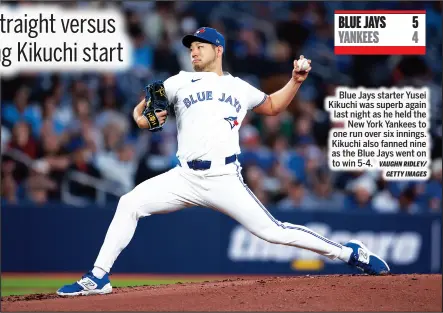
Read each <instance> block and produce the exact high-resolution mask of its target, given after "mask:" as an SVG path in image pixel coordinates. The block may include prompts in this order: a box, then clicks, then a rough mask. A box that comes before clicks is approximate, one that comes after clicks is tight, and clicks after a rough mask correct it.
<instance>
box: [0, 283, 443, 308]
mask: <svg viewBox="0 0 443 313" xmlns="http://www.w3.org/2000/svg"><path fill="white" fill-rule="evenodd" d="M1 310H2V311H124V310H128V311H252V310H257V311H410V312H411V311H421V312H425V311H427V312H437V311H439V312H441V310H442V276H441V275H391V276H380V277H373V276H365V275H332V276H299V277H270V278H262V279H244V278H234V279H226V280H221V281H214V282H205V283H186V284H174V285H162V286H143V287H128V288H114V292H113V293H112V294H110V295H101V296H100V295H98V296H86V297H85V296H83V297H74V298H62V297H59V296H57V295H42V294H40V295H29V296H10V297H3V298H2V307H1Z"/></svg>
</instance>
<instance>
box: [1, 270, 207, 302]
mask: <svg viewBox="0 0 443 313" xmlns="http://www.w3.org/2000/svg"><path fill="white" fill-rule="evenodd" d="M56 276H57V275H42V274H36V275H32V274H30V275H29V276H21V277H16V276H9V275H2V279H1V295H2V297H4V296H11V295H27V294H32V293H53V292H55V291H56V290H57V289H58V288H60V287H61V286H63V285H66V284H72V283H73V282H75V281H76V280H78V279H79V278H80V277H77V276H72V277H70V276H66V277H56ZM141 276H143V275H141ZM205 280H208V279H205V278H202V277H199V278H192V277H191V278H186V279H181V278H179V277H176V278H174V277H165V278H162V277H156V278H148V277H141V278H137V277H130V278H128V277H119V276H118V275H115V276H111V282H112V286H113V287H127V286H142V285H164V284H175V283H178V282H182V283H185V282H200V281H205Z"/></svg>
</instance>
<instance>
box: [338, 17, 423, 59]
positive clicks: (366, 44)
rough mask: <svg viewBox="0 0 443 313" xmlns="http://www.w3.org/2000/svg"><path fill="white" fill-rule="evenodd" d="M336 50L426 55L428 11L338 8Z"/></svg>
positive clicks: (348, 52) (371, 53)
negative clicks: (351, 9) (348, 9)
mask: <svg viewBox="0 0 443 313" xmlns="http://www.w3.org/2000/svg"><path fill="white" fill-rule="evenodd" d="M334 51H335V54H344V55H361V54H366V55H376V54H377V55H424V54H426V11H425V10H416V11H410V10H407V11H399V10H394V11H386V10H384V11H382V10H375V11H365V10H358V11H347V10H336V11H335V14H334Z"/></svg>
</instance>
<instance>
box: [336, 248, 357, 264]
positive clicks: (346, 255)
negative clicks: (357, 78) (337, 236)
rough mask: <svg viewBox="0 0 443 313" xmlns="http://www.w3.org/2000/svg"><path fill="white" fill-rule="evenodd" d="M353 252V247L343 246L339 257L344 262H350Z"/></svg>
mask: <svg viewBox="0 0 443 313" xmlns="http://www.w3.org/2000/svg"><path fill="white" fill-rule="evenodd" d="M352 252H353V250H352V249H351V248H349V247H345V246H343V247H342V248H341V251H340V255H339V256H338V258H339V259H340V260H342V261H343V262H346V263H348V261H349V259H350V258H351V254H352Z"/></svg>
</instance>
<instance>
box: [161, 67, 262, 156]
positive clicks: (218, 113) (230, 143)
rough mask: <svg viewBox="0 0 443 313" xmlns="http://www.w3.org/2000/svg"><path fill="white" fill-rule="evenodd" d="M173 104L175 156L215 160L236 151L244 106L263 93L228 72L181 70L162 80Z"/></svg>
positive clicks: (258, 101)
mask: <svg viewBox="0 0 443 313" xmlns="http://www.w3.org/2000/svg"><path fill="white" fill-rule="evenodd" d="M164 85H165V90H166V95H167V97H168V100H169V101H170V103H171V104H173V105H174V109H175V114H176V120H177V130H178V136H177V137H178V138H177V141H178V151H177V157H178V159H179V160H182V161H192V160H196V159H201V160H208V161H211V160H216V159H223V158H225V157H228V156H231V155H233V154H240V152H241V151H240V143H239V128H240V126H241V123H242V121H243V119H244V118H245V116H246V113H247V112H248V110H252V109H253V108H255V107H257V106H259V105H260V104H262V103H263V102H264V101H265V100H266V98H267V95H266V94H265V93H264V92H262V91H260V90H258V89H257V88H255V87H253V86H252V85H250V84H249V83H247V82H246V81H244V80H242V79H240V78H238V77H233V76H232V75H231V74H229V73H224V75H223V76H219V75H217V74H216V73H213V72H185V71H181V72H180V73H178V74H177V75H175V76H172V77H170V78H168V79H167V80H166V81H165V82H164Z"/></svg>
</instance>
